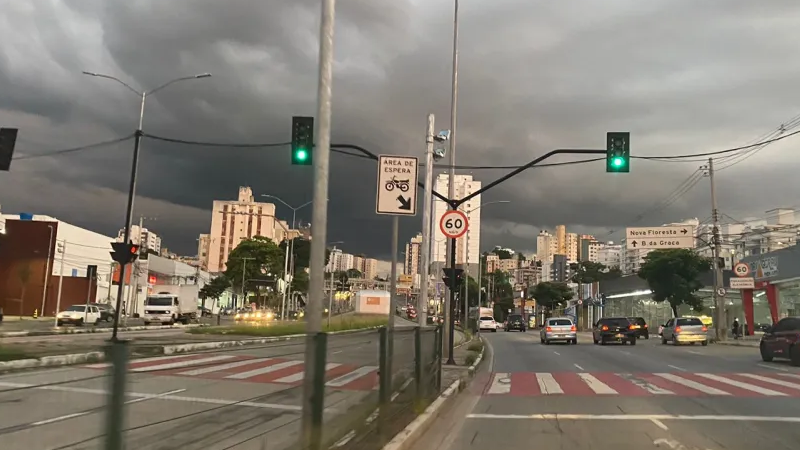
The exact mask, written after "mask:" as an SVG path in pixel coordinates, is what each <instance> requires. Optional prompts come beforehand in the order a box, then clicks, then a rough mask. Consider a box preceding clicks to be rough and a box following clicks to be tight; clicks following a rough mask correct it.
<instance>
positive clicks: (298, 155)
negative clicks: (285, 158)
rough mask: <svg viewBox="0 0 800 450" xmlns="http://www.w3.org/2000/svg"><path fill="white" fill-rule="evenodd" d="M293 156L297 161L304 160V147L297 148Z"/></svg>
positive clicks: (305, 154) (305, 153)
mask: <svg viewBox="0 0 800 450" xmlns="http://www.w3.org/2000/svg"><path fill="white" fill-rule="evenodd" d="M294 156H295V158H296V159H297V160H298V161H305V160H306V159H308V152H307V151H306V150H305V149H304V148H301V149H299V150H297V152H296V153H295V154H294Z"/></svg>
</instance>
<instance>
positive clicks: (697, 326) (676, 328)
mask: <svg viewBox="0 0 800 450" xmlns="http://www.w3.org/2000/svg"><path fill="white" fill-rule="evenodd" d="M667 342H671V343H672V345H680V344H686V343H689V344H692V345H694V344H696V343H697V342H699V343H700V344H702V345H708V328H707V327H706V326H705V325H704V324H703V321H701V320H700V319H698V318H697V317H676V318H674V319H669V320H668V321H667V323H665V324H664V328H663V329H662V330H661V343H662V344H666V343H667Z"/></svg>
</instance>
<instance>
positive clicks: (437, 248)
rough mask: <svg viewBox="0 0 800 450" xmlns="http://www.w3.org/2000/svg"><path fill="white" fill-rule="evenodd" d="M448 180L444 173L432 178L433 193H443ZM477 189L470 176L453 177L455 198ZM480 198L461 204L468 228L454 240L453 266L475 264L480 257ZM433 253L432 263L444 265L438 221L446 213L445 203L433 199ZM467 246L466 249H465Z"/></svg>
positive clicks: (443, 241)
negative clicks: (433, 180)
mask: <svg viewBox="0 0 800 450" xmlns="http://www.w3.org/2000/svg"><path fill="white" fill-rule="evenodd" d="M449 180H450V177H449V175H447V174H440V175H438V176H437V177H436V183H435V186H436V187H435V188H434V189H435V190H436V191H437V192H443V193H445V192H447V191H448V190H447V189H448V183H449ZM480 188H481V182H480V181H475V180H473V179H472V175H456V177H455V198H456V199H459V198H464V197H466V196H468V195H470V194H472V193H473V192H475V191H477V190H478V189H480ZM480 204H481V196H480V195H477V196H475V197H473V198H471V199H470V200H469V201H468V202H467V203H465V204H463V205H461V208H460V209H461V211H463V212H464V213H465V214H466V215H467V219H468V220H469V228H468V229H467V233H466V234H465V235H464V236H462V237H461V238H459V239H457V240H456V264H464V263H466V262H467V261H468V262H469V263H470V264H476V265H477V264H478V261H479V259H478V258H479V257H480V246H481V245H480V244H481V233H480V230H481V209H480V208H478V207H479V206H480ZM433 207H434V210H433V220H434V222H433V229H434V233H433V252H432V253H433V254H432V255H431V256H432V257H431V259H432V261H435V262H445V259H446V255H447V238H446V237H445V236H444V234H443V233H442V230H440V229H439V221H440V220H441V218H442V215H444V213H445V212H447V210H448V206H447V204H446V203H445V202H443V201H441V200H439V199H438V198H434V204H433ZM467 247H469V248H468V249H467Z"/></svg>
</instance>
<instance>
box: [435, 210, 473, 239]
mask: <svg viewBox="0 0 800 450" xmlns="http://www.w3.org/2000/svg"><path fill="white" fill-rule="evenodd" d="M468 228H469V221H468V220H467V215H466V214H464V213H463V212H461V211H459V210H457V209H451V210H449V211H447V212H446V213H444V214H443V215H442V219H441V220H440V221H439V229H440V230H442V234H444V235H445V236H446V237H448V238H450V239H457V238H460V237H461V236H463V235H464V233H466V232H467V229H468Z"/></svg>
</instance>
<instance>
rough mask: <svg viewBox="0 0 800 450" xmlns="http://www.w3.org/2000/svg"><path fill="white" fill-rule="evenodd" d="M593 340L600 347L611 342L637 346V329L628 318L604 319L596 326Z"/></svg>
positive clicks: (593, 329)
mask: <svg viewBox="0 0 800 450" xmlns="http://www.w3.org/2000/svg"><path fill="white" fill-rule="evenodd" d="M592 340H594V343H595V344H600V345H606V344H607V343H609V342H619V343H622V344H625V343H630V344H631V345H636V329H635V328H634V327H633V324H632V323H631V321H630V320H628V318H627V317H604V318H602V319H600V320H598V321H597V323H595V324H594V327H593V328H592Z"/></svg>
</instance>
